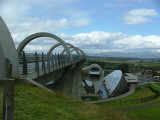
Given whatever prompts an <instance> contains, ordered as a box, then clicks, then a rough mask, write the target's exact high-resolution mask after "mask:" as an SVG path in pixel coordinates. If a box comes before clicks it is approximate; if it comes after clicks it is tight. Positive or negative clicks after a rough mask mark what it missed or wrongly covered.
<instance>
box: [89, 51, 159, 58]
mask: <svg viewBox="0 0 160 120" xmlns="http://www.w3.org/2000/svg"><path fill="white" fill-rule="evenodd" d="M87 55H88V56H102V57H131V58H160V53H158V52H134V53H122V52H105V53H88V54H87Z"/></svg>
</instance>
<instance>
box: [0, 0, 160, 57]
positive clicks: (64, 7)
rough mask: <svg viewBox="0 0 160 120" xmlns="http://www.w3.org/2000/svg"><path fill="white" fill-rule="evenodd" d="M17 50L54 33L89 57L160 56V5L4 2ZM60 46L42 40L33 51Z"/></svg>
mask: <svg viewBox="0 0 160 120" xmlns="http://www.w3.org/2000/svg"><path fill="white" fill-rule="evenodd" d="M0 16H1V17H2V18H3V19H4V21H5V22H6V24H7V26H8V28H9V30H10V32H11V34H12V37H13V39H14V42H15V44H16V46H18V44H19V43H20V42H21V41H22V40H23V39H25V38H26V37H27V36H29V35H31V34H33V33H36V32H49V33H53V34H55V35H57V36H59V37H60V38H62V39H63V40H64V41H66V42H69V43H71V44H73V45H75V46H76V47H79V48H80V49H82V50H84V51H85V52H86V53H97V54H98V53H101V52H160V1H159V0H0ZM53 44H55V42H54V40H52V39H49V38H43V39H37V40H35V42H31V43H30V44H29V45H28V46H26V48H25V49H26V50H27V51H35V50H40V51H48V49H49V48H50V47H51V46H52V45H53Z"/></svg>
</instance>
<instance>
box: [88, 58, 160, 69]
mask: <svg viewBox="0 0 160 120" xmlns="http://www.w3.org/2000/svg"><path fill="white" fill-rule="evenodd" d="M88 61H99V62H104V63H105V67H104V68H105V69H116V68H117V67H118V66H119V65H120V64H128V65H129V67H130V68H145V69H151V70H152V69H154V70H160V62H155V61H153V62H143V61H138V62H137V61H131V60H107V59H105V58H93V59H90V60H87V61H86V62H85V66H87V65H88Z"/></svg>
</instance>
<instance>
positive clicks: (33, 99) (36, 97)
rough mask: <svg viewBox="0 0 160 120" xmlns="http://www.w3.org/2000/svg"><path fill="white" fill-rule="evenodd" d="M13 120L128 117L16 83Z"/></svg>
mask: <svg viewBox="0 0 160 120" xmlns="http://www.w3.org/2000/svg"><path fill="white" fill-rule="evenodd" d="M1 107H2V106H0V108H1ZM15 120H128V118H126V116H125V115H124V114H123V113H121V112H116V111H114V112H113V111H112V110H110V109H106V108H104V109H103V108H101V107H99V106H97V105H93V104H88V103H85V102H82V101H79V100H75V99H73V98H70V97H68V96H66V95H64V94H60V93H54V92H48V91H46V90H44V89H42V88H39V87H36V86H29V85H25V84H16V86H15Z"/></svg>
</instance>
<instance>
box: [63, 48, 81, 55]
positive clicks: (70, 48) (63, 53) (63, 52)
mask: <svg viewBox="0 0 160 120" xmlns="http://www.w3.org/2000/svg"><path fill="white" fill-rule="evenodd" d="M69 48H70V49H71V48H73V49H72V50H70V51H71V53H72V52H73V51H76V52H77V54H78V56H80V53H79V50H78V49H75V47H69ZM64 52H65V50H63V51H62V53H61V55H63V54H64Z"/></svg>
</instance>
